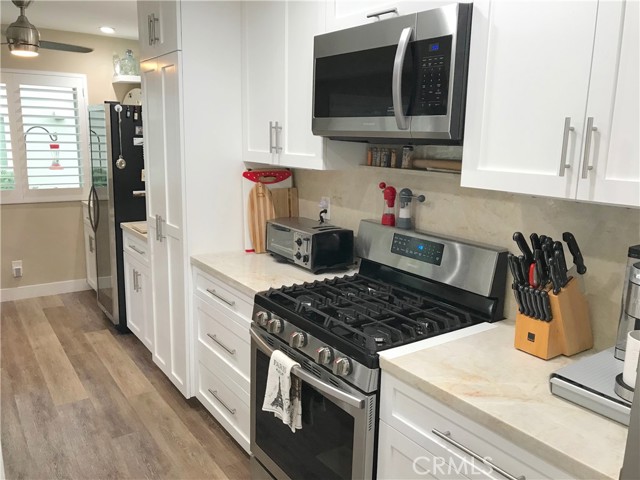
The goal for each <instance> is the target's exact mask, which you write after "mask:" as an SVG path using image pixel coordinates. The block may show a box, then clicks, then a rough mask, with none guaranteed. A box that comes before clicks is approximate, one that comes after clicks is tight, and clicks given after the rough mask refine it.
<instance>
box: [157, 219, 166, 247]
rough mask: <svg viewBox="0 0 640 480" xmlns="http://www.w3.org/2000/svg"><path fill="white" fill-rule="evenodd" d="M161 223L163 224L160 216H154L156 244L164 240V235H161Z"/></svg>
mask: <svg viewBox="0 0 640 480" xmlns="http://www.w3.org/2000/svg"><path fill="white" fill-rule="evenodd" d="M162 222H164V220H163V219H162V216H161V215H156V240H157V241H158V242H162V239H163V238H165V236H164V234H163V233H162Z"/></svg>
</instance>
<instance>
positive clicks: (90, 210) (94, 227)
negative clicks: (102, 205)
mask: <svg viewBox="0 0 640 480" xmlns="http://www.w3.org/2000/svg"><path fill="white" fill-rule="evenodd" d="M95 190H96V189H95V187H94V186H93V185H91V188H90V189H89V198H88V199H87V203H88V207H87V211H88V213H89V223H90V224H91V229H92V230H93V232H94V233H95V231H96V230H97V227H98V224H97V223H96V222H95V220H94V218H93V210H94V208H95V207H94V202H92V200H93V195H94V192H95Z"/></svg>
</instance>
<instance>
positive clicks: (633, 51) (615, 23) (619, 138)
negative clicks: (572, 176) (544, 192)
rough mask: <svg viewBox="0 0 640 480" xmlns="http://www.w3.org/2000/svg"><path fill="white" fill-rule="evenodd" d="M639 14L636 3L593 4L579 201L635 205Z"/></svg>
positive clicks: (639, 168)
mask: <svg viewBox="0 0 640 480" xmlns="http://www.w3.org/2000/svg"><path fill="white" fill-rule="evenodd" d="M639 18H640V4H638V2H637V1H626V2H621V1H615V2H601V3H600V5H599V7H598V27H597V30H596V41H595V44H594V54H593V67H592V69H591V72H592V73H591V84H590V86H589V101H588V105H587V120H589V121H592V122H593V126H594V127H595V128H596V129H597V130H592V131H591V132H589V131H587V132H586V133H585V140H584V142H585V145H590V148H589V149H588V150H587V151H585V152H584V153H583V155H582V164H581V167H580V182H579V184H578V199H579V200H589V201H593V202H603V203H612V204H619V205H628V206H634V207H639V206H640V147H639V144H640V140H639V138H640V137H639V135H638V131H640V118H639V117H640V108H638V105H640V96H639V94H638V91H639V87H638V86H639V85H640V74H639V71H640V62H639V58H640V29H639V26H638V23H639V20H638V19H639ZM590 119H592V120H590Z"/></svg>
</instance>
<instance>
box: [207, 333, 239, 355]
mask: <svg viewBox="0 0 640 480" xmlns="http://www.w3.org/2000/svg"><path fill="white" fill-rule="evenodd" d="M207 337H209V338H210V339H211V340H213V341H214V342H216V343H217V344H218V345H220V346H221V347H222V348H224V349H225V350H226V351H227V352H229V355H235V354H236V349H235V348H234V349H231V348H229V347H227V346H226V345H225V344H224V343H222V342H221V341H220V340H218V339H217V338H216V336H215V335H211V334H210V333H207Z"/></svg>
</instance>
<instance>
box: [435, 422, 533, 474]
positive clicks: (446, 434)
mask: <svg viewBox="0 0 640 480" xmlns="http://www.w3.org/2000/svg"><path fill="white" fill-rule="evenodd" d="M431 433H433V434H434V435H436V436H438V437H440V438H441V439H442V440H444V441H445V442H447V443H450V444H451V445H453V446H454V447H456V448H458V449H460V450H462V451H463V452H464V453H466V454H467V455H469V456H471V457H473V458H475V459H476V460H478V461H480V462H482V463H484V464H485V465H487V466H488V467H490V468H491V469H492V470H495V471H496V472H498V473H499V474H500V475H502V476H503V477H506V478H508V479H509V480H526V477H525V476H524V475H520V476H519V477H516V476H513V475H511V474H510V473H509V472H507V471H505V470H503V469H502V468H500V467H498V466H497V465H495V464H494V463H492V462H491V461H489V460H488V458H485V457H481V456H480V455H478V454H477V453H476V452H474V451H473V450H470V449H469V448H467V447H465V446H464V445H462V444H461V443H459V442H456V441H455V440H454V439H453V438H451V432H449V431H446V432H441V431H440V430H437V429H435V428H433V429H432V430H431Z"/></svg>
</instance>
